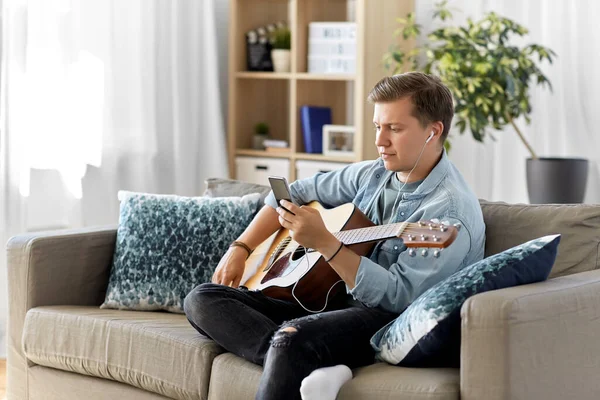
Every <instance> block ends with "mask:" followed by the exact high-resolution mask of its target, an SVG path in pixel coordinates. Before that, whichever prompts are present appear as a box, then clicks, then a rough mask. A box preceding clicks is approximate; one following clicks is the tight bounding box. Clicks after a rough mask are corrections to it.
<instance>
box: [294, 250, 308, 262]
mask: <svg viewBox="0 0 600 400" xmlns="http://www.w3.org/2000/svg"><path fill="white" fill-rule="evenodd" d="M305 254H306V249H305V248H304V247H298V248H297V249H296V250H294V253H292V257H291V259H292V261H296V260H298V259H300V258H302V256H304V255H305Z"/></svg>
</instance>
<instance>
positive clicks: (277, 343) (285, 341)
mask: <svg viewBox="0 0 600 400" xmlns="http://www.w3.org/2000/svg"><path fill="white" fill-rule="evenodd" d="M297 332H298V329H296V328H294V327H292V326H288V327H285V328H282V329H280V330H278V331H277V332H275V335H273V339H272V340H271V346H273V347H287V346H289V344H290V340H291V338H292V336H293V335H294V334H296V333H297Z"/></svg>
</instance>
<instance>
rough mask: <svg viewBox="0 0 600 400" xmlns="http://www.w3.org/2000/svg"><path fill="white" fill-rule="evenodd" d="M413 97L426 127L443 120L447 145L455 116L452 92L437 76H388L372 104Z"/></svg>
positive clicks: (371, 98)
mask: <svg viewBox="0 0 600 400" xmlns="http://www.w3.org/2000/svg"><path fill="white" fill-rule="evenodd" d="M405 97H409V98H410V99H411V101H412V104H413V111H412V115H413V116H414V117H415V118H417V119H418V120H419V122H420V123H421V126H423V127H425V126H426V125H427V124H429V123H431V122H436V121H441V122H442V123H443V124H444V131H443V132H442V136H441V139H442V141H441V143H444V140H446V137H447V136H448V132H449V131H450V124H451V123H452V117H453V116H454V103H453V102H452V93H451V92H450V89H448V87H446V85H444V84H443V83H442V81H441V80H440V78H438V77H437V76H434V75H428V74H424V73H422V72H407V73H404V74H398V75H393V76H387V77H385V78H383V79H382V80H380V81H379V82H377V84H376V85H375V87H373V89H371V91H370V92H369V96H368V97H367V100H368V101H369V102H370V103H373V104H374V103H388V102H392V101H396V100H400V99H403V98H405Z"/></svg>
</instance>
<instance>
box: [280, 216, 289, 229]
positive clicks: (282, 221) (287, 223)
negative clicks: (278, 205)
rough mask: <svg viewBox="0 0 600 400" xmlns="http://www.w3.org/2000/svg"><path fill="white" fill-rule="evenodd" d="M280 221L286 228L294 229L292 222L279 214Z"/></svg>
mask: <svg viewBox="0 0 600 400" xmlns="http://www.w3.org/2000/svg"><path fill="white" fill-rule="evenodd" d="M279 223H280V224H281V226H283V227H284V228H285V229H290V230H291V229H292V223H291V222H289V221H287V220H285V219H284V218H283V217H282V216H281V215H280V216H279Z"/></svg>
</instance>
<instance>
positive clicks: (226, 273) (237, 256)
mask: <svg viewBox="0 0 600 400" xmlns="http://www.w3.org/2000/svg"><path fill="white" fill-rule="evenodd" d="M246 257H248V252H247V251H246V250H245V249H244V248H243V247H239V246H234V247H230V248H229V250H227V253H225V255H224V256H223V258H221V261H219V265H217V269H216V270H215V273H214V274H213V276H212V281H213V283H218V284H221V285H226V286H231V287H234V288H236V287H238V286H239V285H240V281H241V280H242V277H243V276H244V268H245V266H246Z"/></svg>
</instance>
